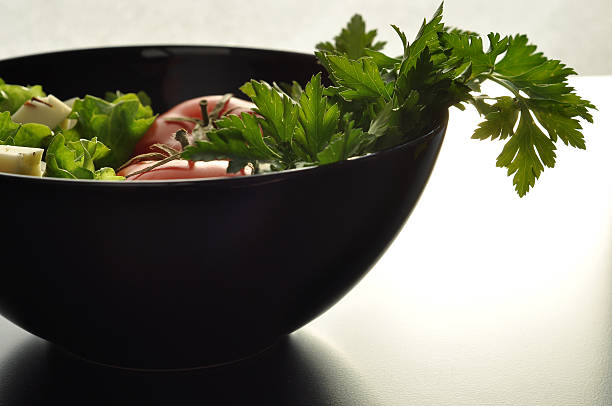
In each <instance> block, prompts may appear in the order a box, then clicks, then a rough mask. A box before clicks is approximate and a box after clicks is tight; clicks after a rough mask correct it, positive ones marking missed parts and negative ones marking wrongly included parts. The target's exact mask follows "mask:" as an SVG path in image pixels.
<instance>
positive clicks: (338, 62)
mask: <svg viewBox="0 0 612 406" xmlns="http://www.w3.org/2000/svg"><path fill="white" fill-rule="evenodd" d="M316 55H317V57H318V58H319V60H324V61H325V63H324V65H326V66H328V67H329V72H330V73H331V75H332V80H333V81H334V83H335V84H336V85H337V86H339V87H340V89H339V94H340V96H342V97H343V98H344V99H345V100H347V101H353V100H360V99H372V98H379V97H383V98H384V99H385V100H390V99H391V91H392V90H391V87H392V85H391V86H388V85H387V84H385V83H384V81H383V79H382V77H381V74H380V72H379V69H378V66H377V65H376V63H375V62H374V59H373V58H370V57H364V58H360V59H358V60H351V59H349V58H348V57H346V56H344V55H327V54H324V53H321V52H317V53H316Z"/></svg>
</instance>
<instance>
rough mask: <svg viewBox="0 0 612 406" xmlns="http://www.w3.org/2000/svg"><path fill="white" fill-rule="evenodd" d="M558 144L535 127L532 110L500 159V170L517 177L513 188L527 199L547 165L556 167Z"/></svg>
mask: <svg viewBox="0 0 612 406" xmlns="http://www.w3.org/2000/svg"><path fill="white" fill-rule="evenodd" d="M554 151H555V144H554V143H553V142H552V141H551V140H550V138H548V137H547V136H546V135H545V134H544V133H543V132H542V131H541V130H540V129H539V128H538V126H537V125H536V124H535V122H534V121H533V119H532V118H531V115H530V114H529V111H528V110H522V111H521V115H520V120H519V125H518V128H517V130H516V132H515V133H514V134H512V136H511V137H510V139H509V141H508V142H507V143H506V145H505V146H504V148H503V150H502V152H501V154H500V155H499V156H498V157H497V166H499V167H506V168H508V176H510V175H512V174H514V177H513V181H512V182H513V184H514V186H515V189H516V192H517V193H518V195H519V196H521V197H523V196H525V194H526V193H527V191H528V190H529V188H530V187H533V186H534V185H535V180H536V179H537V178H539V177H540V174H541V173H542V171H543V170H544V166H543V165H546V166H548V167H550V168H552V167H554V166H555V157H556V155H555V152H554Z"/></svg>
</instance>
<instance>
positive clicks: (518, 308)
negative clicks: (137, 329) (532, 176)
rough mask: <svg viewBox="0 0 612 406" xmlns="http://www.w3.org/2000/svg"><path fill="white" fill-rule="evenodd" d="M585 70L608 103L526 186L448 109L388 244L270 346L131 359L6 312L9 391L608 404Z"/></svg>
mask: <svg viewBox="0 0 612 406" xmlns="http://www.w3.org/2000/svg"><path fill="white" fill-rule="evenodd" d="M579 79H580V80H576V81H575V83H574V85H575V86H576V88H577V90H578V93H579V94H581V95H582V96H583V97H585V98H587V99H590V100H591V101H592V102H593V103H594V104H595V105H597V106H598V108H599V112H598V113H596V114H595V123H596V124H595V125H593V126H586V128H585V136H586V138H587V140H588V150H587V151H586V152H581V151H575V150H569V149H568V148H562V146H560V147H559V150H558V156H559V163H558V165H557V167H556V168H555V169H554V170H547V171H546V172H545V174H544V175H543V176H542V178H541V179H540V180H539V183H538V185H537V186H536V188H535V189H534V191H532V192H531V193H530V194H529V195H528V196H527V197H526V198H524V199H518V197H516V195H515V194H514V192H513V191H512V185H511V181H510V179H508V178H507V177H506V176H505V173H504V172H503V170H500V169H498V168H495V167H494V159H495V157H496V156H497V154H498V153H499V150H500V148H501V145H499V144H496V143H477V142H475V141H470V140H469V136H470V134H471V131H473V129H474V128H475V126H476V125H477V123H478V120H479V119H478V117H477V115H476V114H475V113H473V112H461V113H459V112H458V111H454V110H453V111H452V112H451V117H450V125H449V129H448V133H447V136H446V139H445V141H444V144H443V147H442V151H441V154H440V157H439V159H438V163H437V164H436V168H435V169H434V173H433V175H432V178H431V179H430V182H429V184H428V186H427V188H426V190H425V192H424V194H423V196H422V198H421V200H420V202H419V204H418V205H417V207H416V209H415V211H414V212H413V214H412V216H411V217H410V219H409V220H408V222H407V224H406V226H405V228H404V229H403V230H402V232H401V233H400V234H399V236H398V237H397V239H396V240H395V241H394V243H393V244H392V246H391V247H390V248H389V250H388V251H387V252H386V253H385V255H384V256H383V257H382V259H381V260H380V261H379V262H378V264H376V266H375V267H374V268H373V269H372V270H371V271H370V272H369V273H368V275H367V276H366V277H365V278H364V279H363V280H362V281H361V282H360V283H359V284H358V285H357V286H356V287H355V288H354V289H353V290H352V291H351V292H349V294H348V295H346V296H345V297H344V298H343V299H342V300H341V301H340V302H339V303H338V304H336V305H335V306H334V307H333V308H332V309H330V310H329V311H328V312H326V313H325V314H323V315H322V316H321V317H319V318H318V319H316V320H314V321H313V322H312V323H310V324H308V325H307V326H305V327H303V328H302V329H300V330H298V331H297V332H296V333H294V334H292V335H291V336H289V337H288V338H287V339H285V340H282V341H280V342H279V343H277V344H276V345H275V346H274V347H272V348H270V349H269V350H267V351H265V352H263V353H261V354H259V355H257V356H254V357H252V358H250V359H247V360H244V361H242V362H239V363H235V364H230V365H226V366H222V367H217V368H209V369H198V370H192V371H182V372H163V373H162V372H155V373H152V372H136V371H127V370H119V369H113V368H109V367H103V366H98V365H94V364H91V363H89V362H86V361H82V360H79V359H75V358H74V357H72V356H70V355H68V354H65V353H63V352H61V351H59V350H55V349H54V348H53V347H51V346H50V345H49V344H47V343H45V342H43V341H42V340H40V339H38V338H36V337H33V336H32V335H30V334H29V333H26V332H25V331H23V330H21V329H19V328H18V327H16V326H14V325H13V324H11V323H10V322H8V321H7V320H5V319H3V318H2V317H0V406H21V405H28V406H36V405H55V404H60V405H63V406H70V405H88V406H89V405H124V404H125V405H128V404H129V405H139V404H153V405H155V404H164V405H177V406H178V405H191V404H197V405H203V404H213V405H217V404H219V405H234V404H236V405H258V404H265V405H309V406H316V405H356V406H359V405H398V406H405V405H411V406H412V405H417V406H421V405H422V406H432V405H435V406H437V405H444V406H447V405H452V406H479V405H486V406H498V405H511V406H529V405H538V406H543V405H544V406H548V405H550V406H577V405H584V406H610V405H612V393H611V391H612V363H611V359H612V324H611V323H612V163H611V161H610V159H609V151H611V150H612V137H610V134H611V133H612V114H610V112H612V103H611V102H610V99H609V94H610V93H612V76H606V77H585V78H579ZM488 93H490V92H488ZM362 238H367V236H362ZM1 271H4V269H1Z"/></svg>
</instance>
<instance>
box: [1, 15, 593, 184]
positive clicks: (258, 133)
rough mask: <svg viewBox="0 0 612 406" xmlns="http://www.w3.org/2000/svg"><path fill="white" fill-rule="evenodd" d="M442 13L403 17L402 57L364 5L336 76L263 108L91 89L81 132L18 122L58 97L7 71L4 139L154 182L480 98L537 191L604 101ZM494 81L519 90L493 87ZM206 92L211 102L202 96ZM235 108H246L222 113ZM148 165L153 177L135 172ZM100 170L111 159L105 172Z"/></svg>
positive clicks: (321, 47)
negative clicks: (161, 109) (412, 21)
mask: <svg viewBox="0 0 612 406" xmlns="http://www.w3.org/2000/svg"><path fill="white" fill-rule="evenodd" d="M442 10H443V5H440V7H439V8H438V10H437V11H436V12H435V14H434V16H433V18H432V19H431V20H430V21H424V22H423V25H422V26H421V29H420V30H419V32H418V34H417V35H416V38H414V40H413V41H412V42H409V41H408V39H407V37H406V35H405V34H404V32H402V31H401V29H400V28H399V27H397V26H395V25H392V26H391V27H392V28H393V30H394V31H395V32H396V33H397V35H398V37H399V39H400V41H401V43H402V49H403V52H402V54H401V55H399V56H390V55H387V54H384V53H383V52H382V50H383V48H384V45H385V43H384V42H381V41H376V34H377V31H376V30H370V31H368V30H366V25H365V22H364V21H363V19H362V18H361V16H359V15H355V16H353V17H352V18H351V20H350V21H349V23H348V25H347V26H346V27H345V28H344V29H342V31H341V32H340V34H339V35H338V36H336V37H335V38H334V41H329V42H321V43H319V44H317V46H316V48H317V51H316V52H315V55H316V57H317V59H318V60H319V62H320V63H321V65H322V66H323V67H324V68H325V70H326V71H327V74H326V75H323V74H320V73H319V74H316V75H314V76H313V77H312V78H311V80H310V81H309V82H308V83H307V84H306V85H305V86H304V87H302V86H301V85H300V84H298V83H296V82H293V83H291V84H288V83H280V84H277V83H272V84H270V83H267V82H264V81H259V80H256V78H255V79H253V80H250V81H249V82H247V83H245V84H244V85H243V86H242V87H241V88H240V90H241V91H242V92H243V93H244V94H245V95H246V96H248V97H249V98H250V99H251V100H252V102H253V104H251V103H249V102H246V101H241V100H239V99H234V98H231V99H230V98H229V95H226V96H205V97H200V98H196V99H192V100H188V101H185V102H184V103H181V104H179V105H177V106H176V107H174V108H173V109H171V110H169V111H168V112H166V113H164V114H163V115H161V116H160V117H157V119H156V117H155V116H154V114H153V112H152V110H151V108H150V107H149V100H148V96H146V94H144V93H139V94H133V93H129V94H123V93H121V92H115V93H108V94H107V95H106V100H105V99H101V98H97V97H94V96H89V95H88V96H85V97H84V98H78V99H77V100H76V101H75V102H74V104H73V108H72V112H71V114H70V116H69V118H70V119H74V120H77V123H76V125H75V126H74V128H71V129H59V130H58V129H57V128H53V129H52V128H49V127H45V126H43V127H44V128H43V127H39V126H40V124H38V125H34V124H24V125H19V124H16V123H14V122H12V121H11V119H10V114H12V113H14V112H15V111H16V110H17V109H18V108H19V107H20V106H21V105H22V104H23V103H24V102H26V101H27V100H30V99H31V98H32V97H44V96H45V94H44V93H43V91H42V89H41V88H40V87H39V86H34V87H21V86H16V85H7V84H5V83H4V82H2V81H1V80H0V112H1V111H5V113H2V114H0V143H4V144H12V145H24V146H32V147H43V148H46V146H47V145H48V146H49V147H48V149H47V152H46V155H47V160H51V164H50V165H47V172H46V175H47V176H67V177H70V176H72V177H76V178H87V179H92V178H93V179H97V178H101V179H108V178H109V177H110V178H113V179H115V178H117V179H122V177H116V176H115V174H114V170H119V169H121V173H125V174H126V177H131V178H134V179H136V178H138V179H145V178H146V177H147V176H148V175H147V176H145V172H147V171H151V172H153V171H155V172H156V173H157V175H155V176H160V175H159V174H161V173H162V172H163V173H167V174H169V173H170V172H171V171H170V168H172V167H175V168H174V169H173V172H172V173H183V172H178V171H176V167H185V168H192V167H196V166H198V165H196V164H193V163H190V162H187V161H222V162H221V163H219V164H218V165H220V166H227V172H228V173H246V172H244V171H245V168H246V167H249V168H251V167H252V168H253V169H254V172H255V173H257V172H262V171H268V170H272V171H277V170H285V169H291V168H297V167H303V166H311V165H322V164H328V163H332V162H337V161H340V160H343V159H347V158H350V157H353V156H360V155H365V154H369V153H373V152H376V151H379V150H382V149H385V148H388V147H391V146H393V145H397V144H399V143H402V142H405V141H408V140H411V139H414V138H415V137H418V136H420V135H422V134H424V133H426V132H427V131H429V130H431V129H433V128H434V127H435V126H436V125H438V124H439V121H440V118H441V117H442V116H443V115H444V113H445V111H446V110H447V109H448V108H450V107H451V106H455V107H457V108H459V109H464V108H465V107H466V105H468V104H471V105H473V106H474V107H475V108H476V109H477V111H478V112H479V113H480V115H481V116H482V117H483V118H484V121H483V122H482V123H480V125H479V126H478V128H477V129H476V131H475V132H474V134H473V136H472V138H474V139H481V140H483V139H491V140H494V139H499V140H503V141H505V144H504V147H503V148H502V151H501V153H500V154H499V156H498V157H497V163H496V164H497V166H499V167H503V168H505V169H506V171H507V173H508V175H509V176H512V177H513V184H514V187H515V189H516V192H517V193H518V194H519V196H524V195H525V194H526V193H527V192H528V191H529V190H530V188H531V187H533V186H534V185H535V181H536V179H537V178H538V177H539V176H540V174H541V173H542V171H543V170H544V167H554V165H555V162H556V154H555V150H556V148H557V144H558V140H561V141H562V142H563V143H564V144H566V145H569V146H572V147H575V148H579V149H584V148H585V147H586V144H585V141H584V137H583V135H582V132H581V130H582V127H581V125H582V121H586V122H592V120H593V118H592V116H591V110H593V109H595V106H594V105H593V104H591V103H590V102H589V101H587V100H585V99H582V98H581V97H580V96H578V95H577V94H576V93H575V91H574V89H573V88H572V87H570V86H569V85H568V82H567V78H568V77H569V76H570V75H574V74H576V73H575V72H574V70H572V69H571V68H568V67H566V66H565V65H564V64H562V63H561V62H560V61H557V60H554V59H548V58H546V57H545V56H543V55H542V53H539V52H536V47H535V46H534V45H531V44H529V41H528V39H527V37H526V36H524V35H515V36H505V37H502V36H501V35H500V34H495V33H491V34H489V35H488V36H487V38H486V40H485V39H484V38H482V37H481V36H479V35H478V34H476V33H473V32H470V31H462V30H458V29H451V28H449V27H446V26H445V25H444V24H443V23H442ZM485 42H487V43H488V44H487V45H488V47H487V49H486V50H485V48H484V47H485ZM324 78H328V79H329V80H330V81H331V86H328V85H326V84H325V83H326V82H325V80H326V79H324ZM487 80H488V81H491V82H494V83H496V84H498V85H499V86H501V88H503V89H505V90H506V92H507V95H504V96H500V97H489V96H487V95H485V94H482V93H481V90H480V89H481V84H482V83H483V82H485V81H487ZM202 99H204V100H205V101H206V103H208V105H205V106H201V105H200V104H199V103H200V100H202ZM220 106H223V108H221V107H220ZM227 109H229V110H231V111H233V112H234V113H236V115H231V114H230V115H227V114H222V113H225V112H226V110H227ZM37 126H38V127H37ZM145 132H146V134H145ZM143 134H145V135H144V137H143ZM155 159H156V161H155V162H152V163H151V165H150V166H148V167H144V168H141V166H142V165H145V164H146V162H142V161H147V160H155ZM174 161H176V162H174ZM227 161H229V164H226V162H227ZM134 165H138V167H139V168H141V169H139V174H133V173H129V172H128V171H127V168H128V167H130V168H131V167H133V166H134ZM215 165H217V164H215ZM96 167H98V168H99V167H105V168H106V169H104V171H103V172H102V173H101V174H99V172H98V170H96ZM211 167H212V166H211ZM208 170H209V171H210V167H209V169H208ZM111 171H112V175H110V174H111ZM189 173H190V174H194V173H195V170H193V169H190V172H189ZM208 173H210V172H208ZM104 174H106V175H104ZM150 176H153V175H150ZM178 176H183V175H178Z"/></svg>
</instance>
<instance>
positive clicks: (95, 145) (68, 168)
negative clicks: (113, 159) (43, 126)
mask: <svg viewBox="0 0 612 406" xmlns="http://www.w3.org/2000/svg"><path fill="white" fill-rule="evenodd" d="M109 154H110V150H109V149H108V148H107V147H106V146H105V145H104V144H103V143H101V142H99V141H98V140H97V139H96V137H94V138H92V139H91V140H86V139H80V140H78V141H67V140H66V139H65V138H64V135H63V134H61V133H60V134H57V135H56V136H55V137H53V140H52V141H51V143H50V144H49V147H48V148H47V154H46V158H45V161H46V171H45V175H46V176H51V177H56V178H68V179H92V180H94V179H95V180H122V179H124V178H123V177H121V176H117V175H115V171H114V170H113V169H112V168H109V167H104V168H101V169H97V170H96V168H95V166H94V161H97V160H100V159H103V158H105V157H106V156H108V155H109Z"/></svg>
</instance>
